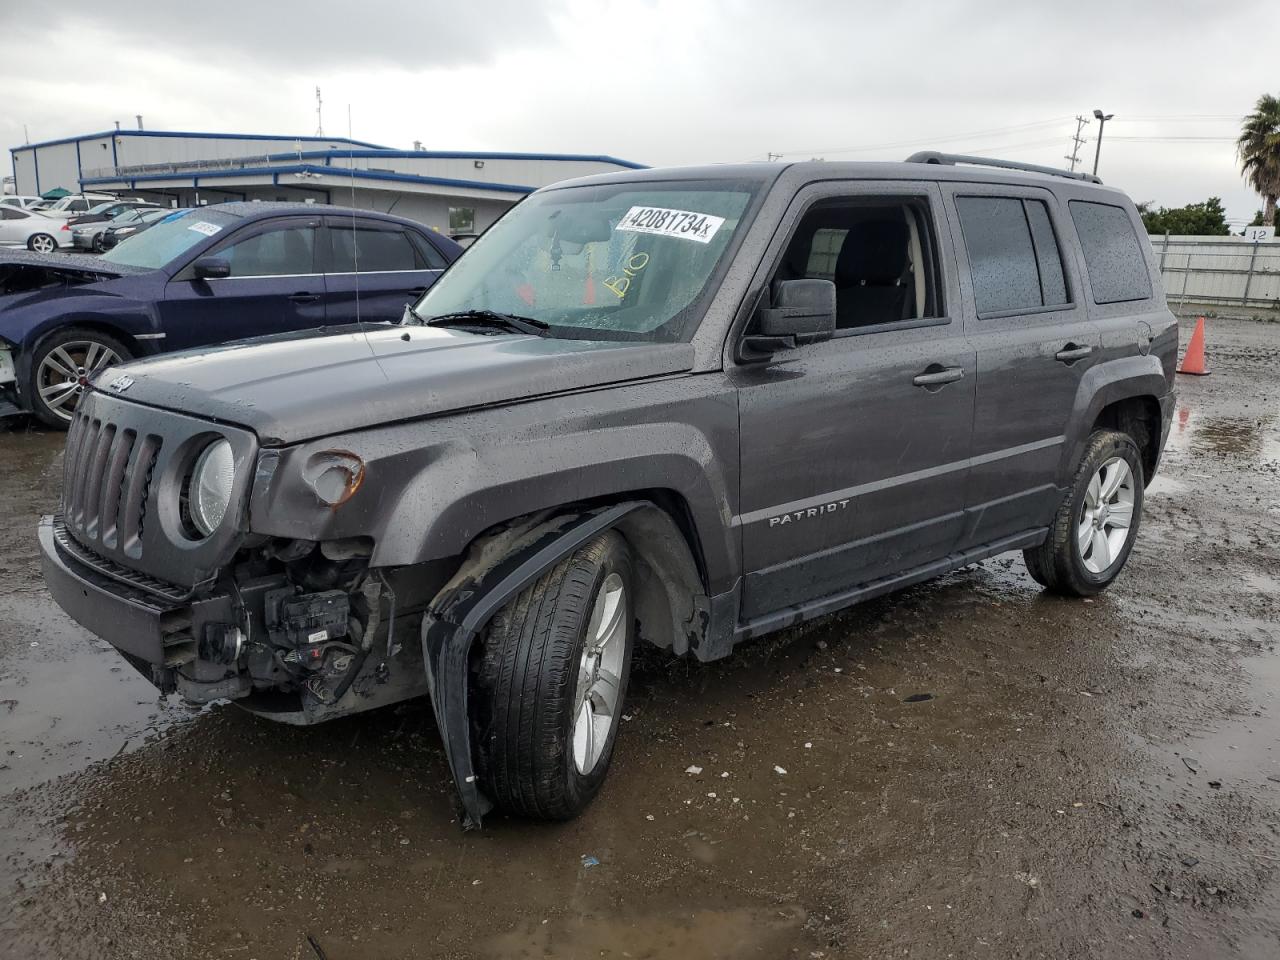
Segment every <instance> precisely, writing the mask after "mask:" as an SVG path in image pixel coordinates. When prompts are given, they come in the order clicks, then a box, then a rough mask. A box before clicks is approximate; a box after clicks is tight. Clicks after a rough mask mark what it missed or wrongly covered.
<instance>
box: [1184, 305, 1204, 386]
mask: <svg viewBox="0 0 1280 960" xmlns="http://www.w3.org/2000/svg"><path fill="white" fill-rule="evenodd" d="M1178 372H1179V373H1191V374H1194V375H1195V376H1197V377H1207V376H1208V375H1209V371H1208V370H1207V369H1205V365H1204V317H1201V318H1200V319H1199V320H1197V321H1196V332H1195V333H1193V334H1191V342H1190V343H1189V344H1187V352H1186V353H1184V354H1183V355H1182V366H1180V367H1178Z"/></svg>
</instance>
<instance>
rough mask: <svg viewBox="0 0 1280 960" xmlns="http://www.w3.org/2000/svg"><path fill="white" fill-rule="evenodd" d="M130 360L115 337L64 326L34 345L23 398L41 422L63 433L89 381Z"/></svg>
mask: <svg viewBox="0 0 1280 960" xmlns="http://www.w3.org/2000/svg"><path fill="white" fill-rule="evenodd" d="M131 357H132V354H131V353H130V352H129V350H128V349H127V348H126V347H125V346H124V344H122V343H121V342H120V341H119V340H117V339H116V338H115V337H111V336H108V335H107V334H105V333H101V332H99V331H97V330H89V329H85V328H84V327H67V328H66V329H65V330H59V331H57V332H56V333H53V334H51V335H50V336H48V337H46V338H45V339H44V340H42V341H40V343H39V344H38V345H37V346H36V349H35V352H34V354H33V355H32V357H31V369H30V370H29V371H28V372H27V377H26V381H25V383H24V386H23V391H22V393H23V397H24V399H25V400H26V401H27V403H28V405H29V406H30V408H31V412H32V413H33V414H35V416H36V418H37V419H38V420H39V421H40V422H41V423H43V424H45V426H49V427H53V428H54V429H55V430H65V429H67V427H69V426H70V425H71V417H72V414H74V413H75V409H76V405H77V404H78V403H79V402H80V397H81V396H83V395H84V391H85V387H86V386H87V384H88V382H89V380H90V379H91V378H92V377H94V376H95V375H97V374H98V373H101V372H102V371H103V370H105V369H106V368H107V367H111V366H114V365H115V364H117V363H123V362H124V361H126V360H129V359H130V358H131Z"/></svg>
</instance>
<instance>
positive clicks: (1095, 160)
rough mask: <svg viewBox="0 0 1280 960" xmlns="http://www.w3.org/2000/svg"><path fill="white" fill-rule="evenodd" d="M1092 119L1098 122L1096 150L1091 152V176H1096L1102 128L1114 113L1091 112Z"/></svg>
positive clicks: (1100, 152)
mask: <svg viewBox="0 0 1280 960" xmlns="http://www.w3.org/2000/svg"><path fill="white" fill-rule="evenodd" d="M1093 116H1094V118H1095V119H1096V120H1097V121H1098V149H1097V150H1095V151H1094V152H1093V175H1094V176H1095V177H1096V176H1097V175H1098V158H1099V157H1101V156H1102V128H1103V127H1105V126H1106V125H1107V121H1108V120H1110V119H1111V118H1112V117H1114V116H1115V114H1114V113H1108V114H1105V115H1104V114H1103V112H1102V111H1101V110H1095V111H1093Z"/></svg>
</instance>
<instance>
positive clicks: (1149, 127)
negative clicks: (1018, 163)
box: [0, 0, 1280, 220]
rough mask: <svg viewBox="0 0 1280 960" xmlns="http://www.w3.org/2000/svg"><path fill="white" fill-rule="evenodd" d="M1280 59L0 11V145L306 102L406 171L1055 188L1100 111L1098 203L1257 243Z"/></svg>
mask: <svg viewBox="0 0 1280 960" xmlns="http://www.w3.org/2000/svg"><path fill="white" fill-rule="evenodd" d="M1278 35H1280V2H1277V0H1218V2H1208V0H1204V2H1202V0H1160V2H1152V0H1105V2H1104V0H1074V2H1071V3H1062V2H1052V3H1050V2H1043V0H1023V2H1021V3H1015V2H1012V0H948V2H942V0H939V2H915V3H913V2H906V0H899V2H892V0H882V2H879V3H867V2H834V0H832V2H819V0H772V2H767V0H683V2H679V0H627V2H615V0H556V2H543V3H539V2H536V0H490V2H484V0H452V2H441V0H356V2H354V3H353V2H343V3H336V4H330V3H326V2H325V0H310V2H301V0H252V2H251V0H219V2H218V3H214V4H198V5H189V4H185V3H181V2H173V0H116V2H110V3H108V2H105V0H100V2H93V3H86V2H83V0H60V2H58V3H52V2H49V0H0V38H2V40H3V42H2V43H0V146H2V147H4V148H6V149H7V148H9V147H13V146H17V145H19V144H21V143H23V142H24V139H25V137H26V136H27V135H29V136H30V140H31V141H32V142H36V141H40V140H48V139H53V138H58V137H64V136H69V135H74V134H80V133H89V132H96V131H99V130H105V129H110V128H111V127H112V126H113V123H114V121H116V120H119V121H120V122H121V123H122V124H123V125H125V126H133V125H134V123H135V121H134V115H135V114H138V113H141V114H143V116H144V119H145V123H146V126H147V127H148V128H150V129H157V130H159V129H167V130H202V131H218V132H236V133H272V134H289V135H299V134H312V133H315V130H316V116H315V94H314V89H315V87H316V86H317V85H319V86H320V87H321V89H322V90H323V94H324V115H323V118H324V128H325V132H326V133H328V134H329V135H335V134H345V133H346V132H347V105H348V104H350V106H351V114H352V133H353V135H354V136H355V137H356V138H357V139H362V140H369V141H372V142H375V143H380V144H386V145H389V146H395V147H399V148H408V147H410V146H411V145H412V142H413V141H414V140H421V141H423V143H424V145H425V146H426V147H427V148H428V149H431V148H435V149H476V150H499V151H501V150H509V151H542V152H566V153H593V154H595V153H605V154H611V155H614V156H618V157H623V158H626V159H629V160H637V161H640V162H643V163H648V164H653V165H659V164H663V165H665V164H685V163H694V162H704V161H734V160H748V159H754V160H764V159H765V158H766V155H767V154H769V153H771V152H772V153H781V154H783V155H784V159H809V158H810V157H813V156H820V157H825V158H827V159H833V160H834V159H850V160H862V159H866V160H872V159H901V158H903V157H905V156H906V155H907V154H909V153H911V152H912V151H913V150H916V149H920V148H924V147H928V146H936V147H938V148H941V149H945V150H951V151H956V152H976V153H983V154H986V155H991V156H1003V157H1008V158H1012V159H1018V160H1025V161H1031V162H1036V163H1045V164H1054V165H1065V164H1066V161H1065V160H1064V159H1063V155H1064V154H1066V153H1068V152H1069V150H1070V139H1071V136H1072V134H1073V133H1074V132H1075V128H1076V125H1075V121H1074V120H1073V119H1071V118H1072V117H1073V116H1074V115H1075V114H1083V115H1085V116H1087V117H1090V120H1091V122H1090V124H1089V126H1087V127H1085V130H1084V134H1083V136H1085V137H1086V138H1088V142H1087V143H1086V144H1085V145H1084V146H1083V147H1082V148H1081V150H1080V156H1081V159H1082V161H1084V162H1085V163H1086V165H1087V166H1089V167H1091V166H1092V162H1093V152H1094V140H1093V138H1094V137H1095V136H1096V133H1097V127H1098V125H1097V122H1096V121H1093V120H1092V117H1091V114H1092V111H1093V108H1095V107H1101V108H1103V109H1104V110H1106V111H1107V112H1110V113H1114V114H1115V115H1116V116H1115V119H1114V120H1113V121H1111V122H1110V123H1108V124H1107V127H1106V135H1105V137H1104V141H1103V151H1102V163H1101V166H1100V169H1099V173H1100V174H1101V175H1102V177H1103V179H1104V180H1106V181H1107V182H1108V183H1114V184H1116V185H1118V186H1120V187H1123V188H1124V189H1125V190H1127V191H1128V192H1129V193H1130V194H1131V195H1132V196H1133V197H1134V199H1136V200H1154V201H1156V202H1157V203H1160V204H1164V205H1167V206H1177V205H1181V204H1184V203H1188V202H1193V201H1199V200H1203V199H1205V198H1206V197H1208V196H1214V195H1216V196H1221V197H1222V198H1223V200H1224V202H1225V204H1226V206H1227V209H1228V213H1229V215H1230V216H1231V217H1232V218H1240V219H1243V220H1247V219H1248V218H1250V217H1252V215H1253V212H1254V210H1255V209H1256V208H1257V207H1259V206H1260V205H1261V204H1260V202H1259V200H1258V198H1257V197H1256V196H1255V195H1253V194H1252V192H1251V191H1250V190H1249V189H1248V188H1247V187H1246V186H1245V185H1244V183H1243V181H1242V180H1241V178H1240V175H1239V172H1238V168H1237V165H1236V161H1235V152H1234V146H1233V142H1232V141H1233V138H1234V136H1235V135H1236V134H1237V133H1238V130H1239V117H1241V116H1242V115H1243V114H1245V113H1247V112H1248V111H1249V110H1250V109H1251V108H1252V106H1253V104H1254V102H1255V101H1256V100H1257V98H1258V96H1259V95H1260V94H1262V93H1264V92H1271V93H1273V94H1280V74H1277V72H1276V70H1275V68H1274V63H1275V58H1274V55H1273V53H1274V47H1275V39H1276V37H1277V36H1278ZM24 125H25V127H26V130H27V131H28V134H24ZM1161 138H1163V139H1161ZM1170 138H1172V139H1170ZM8 166H9V165H8V162H7V161H5V162H4V167H5V173H6V174H7V173H10V172H12V171H11V170H9V169H8Z"/></svg>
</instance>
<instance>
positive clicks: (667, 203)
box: [144, 180, 759, 341]
mask: <svg viewBox="0 0 1280 960" xmlns="http://www.w3.org/2000/svg"><path fill="white" fill-rule="evenodd" d="M758 189H759V184H758V183H757V182H754V181H738V180H706V181H693V180H685V181H665V182H660V181H635V182H630V183H612V184H600V185H595V186H581V187H567V188H565V189H561V190H548V191H546V192H545V193H537V194H534V195H532V196H530V197H529V199H527V200H525V201H524V202H522V203H520V204H519V205H517V206H516V207H515V208H513V209H512V210H511V212H509V213H508V214H506V215H505V216H504V217H503V218H502V219H501V220H499V221H498V222H497V223H496V224H494V225H493V227H492V228H490V229H489V231H488V232H486V233H485V234H484V235H483V236H482V237H480V239H478V240H477V241H476V242H475V243H474V244H473V245H472V246H471V247H470V248H469V249H468V250H467V252H466V255H465V256H463V257H462V258H461V259H460V260H458V262H457V263H456V264H454V266H453V267H451V268H450V269H449V271H448V272H447V273H445V275H444V276H443V277H441V278H440V280H439V281H437V283H436V284H435V285H434V286H433V287H431V289H430V290H428V291H427V293H426V294H425V295H424V296H423V297H422V299H421V300H419V301H418V303H417V304H415V305H414V312H415V313H416V314H417V315H418V316H419V317H421V318H422V319H424V320H430V319H431V318H433V317H443V316H445V315H453V314H460V313H466V312H468V311H488V312H493V313H500V314H507V315H514V316H517V317H523V318H528V319H532V320H536V321H539V322H541V323H543V324H546V325H547V327H548V331H547V335H548V336H552V337H567V338H575V339H583V340H650V341H676V340H687V339H688V338H689V337H691V336H692V334H693V332H694V330H695V329H696V328H697V324H698V320H699V318H700V308H701V306H702V303H703V300H704V299H705V298H706V297H708V296H710V294H711V293H712V292H713V291H714V289H715V281H716V280H718V278H719V275H720V274H721V273H722V272H723V271H724V269H725V268H726V266H727V263H728V260H729V257H730V252H731V249H733V248H735V247H736V245H737V243H738V241H740V239H741V235H742V233H743V232H744V231H745V230H746V226H747V220H748V217H747V214H748V208H749V207H750V205H751V201H752V199H753V198H754V197H755V196H756V194H757V192H758ZM144 236H145V235H144Z"/></svg>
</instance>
